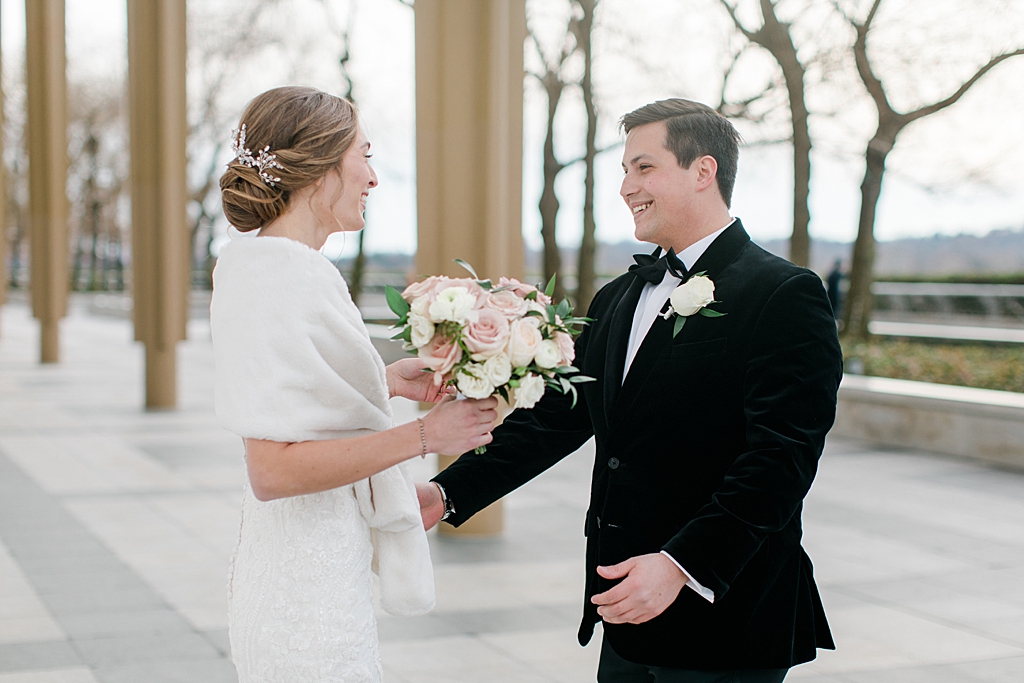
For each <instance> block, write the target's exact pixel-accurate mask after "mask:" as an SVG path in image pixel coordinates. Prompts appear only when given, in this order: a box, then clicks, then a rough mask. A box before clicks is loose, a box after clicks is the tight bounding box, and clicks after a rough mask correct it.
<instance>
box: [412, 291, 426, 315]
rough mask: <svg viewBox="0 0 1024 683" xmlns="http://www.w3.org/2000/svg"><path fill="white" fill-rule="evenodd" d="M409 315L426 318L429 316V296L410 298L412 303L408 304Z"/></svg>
mask: <svg viewBox="0 0 1024 683" xmlns="http://www.w3.org/2000/svg"><path fill="white" fill-rule="evenodd" d="M409 315H418V316H420V317H421V318H427V317H429V316H430V298H429V297H426V296H421V297H419V298H417V299H413V300H412V304H410V306H409Z"/></svg>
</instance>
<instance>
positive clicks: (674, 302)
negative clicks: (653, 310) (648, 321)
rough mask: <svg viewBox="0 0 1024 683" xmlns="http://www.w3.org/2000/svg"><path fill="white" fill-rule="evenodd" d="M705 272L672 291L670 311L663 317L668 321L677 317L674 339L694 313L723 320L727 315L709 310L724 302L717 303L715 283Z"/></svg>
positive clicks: (673, 329)
mask: <svg viewBox="0 0 1024 683" xmlns="http://www.w3.org/2000/svg"><path fill="white" fill-rule="evenodd" d="M705 272H706V271H701V272H699V273H697V274H695V275H693V276H692V277H690V279H689V280H687V281H686V282H684V283H683V284H681V285H679V286H678V287H676V288H675V289H674V290H672V295H671V296H669V298H668V310H667V311H665V312H664V313H662V314H661V315H662V317H664V318H665V319H666V320H668V319H669V318H671V317H672V316H673V315H674V316H676V322H675V325H674V326H673V327H672V338H673V339H675V337H676V335H677V334H679V331H680V330H682V329H683V325H685V324H686V319H687V318H689V317H690V316H691V315H693V314H694V313H700V314H701V315H702V316H704V317H705V318H721V317H722V316H723V315H726V314H725V313H719V312H718V311H712V310H711V309H710V308H707V307H708V306H710V305H711V304H720V303H722V302H721V301H715V283H714V282H712V281H711V278H709V277H707V276H706V275H704V273H705Z"/></svg>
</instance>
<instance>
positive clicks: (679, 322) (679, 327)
mask: <svg viewBox="0 0 1024 683" xmlns="http://www.w3.org/2000/svg"><path fill="white" fill-rule="evenodd" d="M685 324H686V318H684V317H683V316H681V315H677V316H676V323H675V325H673V326H672V338H673V339H675V338H676V335H677V334H679V332H680V330H682V329H683V325H685Z"/></svg>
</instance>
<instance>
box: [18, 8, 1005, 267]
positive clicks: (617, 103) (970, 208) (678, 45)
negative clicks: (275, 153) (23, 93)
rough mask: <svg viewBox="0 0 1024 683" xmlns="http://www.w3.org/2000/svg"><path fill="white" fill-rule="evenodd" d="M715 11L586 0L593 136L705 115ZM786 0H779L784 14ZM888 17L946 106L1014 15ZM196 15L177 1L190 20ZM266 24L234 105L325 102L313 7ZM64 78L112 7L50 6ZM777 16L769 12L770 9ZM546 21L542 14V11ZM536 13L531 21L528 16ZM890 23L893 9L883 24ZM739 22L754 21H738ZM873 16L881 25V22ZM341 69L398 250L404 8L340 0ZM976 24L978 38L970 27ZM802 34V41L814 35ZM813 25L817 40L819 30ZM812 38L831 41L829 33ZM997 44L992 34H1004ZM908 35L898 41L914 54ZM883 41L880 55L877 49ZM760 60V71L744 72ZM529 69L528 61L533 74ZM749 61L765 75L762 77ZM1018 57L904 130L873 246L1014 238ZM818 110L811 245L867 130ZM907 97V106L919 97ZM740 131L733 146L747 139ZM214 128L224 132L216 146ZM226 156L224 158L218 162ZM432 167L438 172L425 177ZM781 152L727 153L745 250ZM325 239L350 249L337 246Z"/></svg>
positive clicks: (568, 125)
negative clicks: (635, 120)
mask: <svg viewBox="0 0 1024 683" xmlns="http://www.w3.org/2000/svg"><path fill="white" fill-rule="evenodd" d="M716 1H717V0H691V1H690V2H681V1H680V0H644V1H643V2H637V1H636V0H604V2H603V6H604V9H603V12H604V14H603V15H601V18H602V19H603V20H604V24H605V25H606V26H614V27H615V29H614V30H611V29H602V32H601V33H599V34H598V36H597V38H596V49H597V51H598V54H597V60H596V65H595V79H596V85H597V89H598V94H599V96H600V102H599V106H600V108H601V112H600V113H601V115H602V117H603V118H602V129H601V133H600V136H599V137H600V142H601V143H602V144H605V145H612V144H614V143H615V142H616V141H617V140H618V136H617V132H616V131H615V128H614V121H615V119H616V118H617V117H618V116H619V115H621V114H622V113H624V112H625V111H628V110H630V109H632V108H634V107H636V106H639V105H642V104H644V103H646V102H649V101H652V100H654V99H660V98H663V97H669V96H685V97H690V98H693V99H699V100H702V101H705V102H708V103H709V104H714V100H715V98H717V96H718V88H719V82H720V78H721V76H720V74H721V69H720V64H721V59H722V53H721V50H722V45H723V41H722V36H723V35H724V31H725V26H726V25H725V24H724V15H722V14H721V13H720V12H718V11H717V8H716V7H715V4H716ZM802 1H803V0H791V1H790V6H793V3H795V2H802ZM330 4H331V5H332V6H333V8H334V11H333V12H332V16H333V17H334V19H335V20H336V21H337V22H341V23H343V22H344V21H345V19H346V17H347V16H348V12H347V9H346V8H347V2H346V0H331V2H330ZM560 4H561V3H560V2H559V0H543V2H539V1H538V0H531V3H530V7H531V11H532V12H534V13H535V14H536V16H537V21H538V24H537V25H539V26H541V27H542V28H543V30H544V31H545V34H544V35H545V37H546V38H547V39H548V40H556V39H557V36H558V32H559V30H561V29H560V24H559V17H558V12H557V8H558V7H559V5H560ZM887 4H888V5H891V7H892V9H891V11H890V13H889V15H885V14H883V15H881V16H880V17H879V33H878V47H877V54H878V56H879V59H880V60H883V61H881V62H880V63H882V64H883V65H884V66H885V67H886V68H887V69H888V71H886V72H885V73H884V75H887V76H889V77H891V78H893V79H901V80H898V81H896V80H894V82H898V83H899V85H900V86H901V88H902V90H901V91H900V92H897V93H895V96H894V98H893V99H894V101H895V102H897V103H900V104H903V103H908V106H909V105H910V104H914V103H915V101H914V98H915V97H918V98H919V99H920V98H927V97H933V96H935V95H936V94H937V95H939V96H941V95H944V94H948V93H949V92H951V91H952V89H955V86H956V85H957V84H958V81H957V79H958V78H961V77H962V76H961V74H962V73H970V72H971V71H973V69H975V68H976V67H977V66H978V65H980V64H981V63H982V62H983V61H984V59H983V57H984V54H983V52H984V51H985V50H991V49H993V46H998V45H999V41H1000V40H1002V41H1004V42H1005V41H1006V40H1008V39H1009V40H1012V39H1013V37H1014V36H1018V37H1019V36H1024V30H1022V29H1024V3H1021V2H1012V1H1011V2H1007V3H1006V4H1005V7H1006V8H1008V9H1006V11H1005V13H1004V14H1003V15H1002V16H1001V18H999V20H998V21H995V22H993V16H996V15H994V14H985V13H984V12H981V11H978V7H979V6H986V7H987V8H989V9H991V8H995V9H998V4H999V3H998V0H929V1H928V2H922V1H921V0H887ZM197 5H198V3H195V4H193V3H190V11H193V12H194V11H196V10H194V9H191V8H195V7H197ZM288 5H289V8H288V11H286V12H280V13H278V18H277V20H276V21H278V22H279V24H280V25H281V26H285V27H286V28H285V29H284V30H283V31H284V33H283V34H284V35H286V36H287V38H286V41H285V42H286V46H285V47H284V48H283V53H281V54H279V55H278V56H277V57H276V58H275V57H274V56H273V55H274V53H271V55H270V57H267V58H264V59H261V60H260V61H259V63H255V64H253V65H252V68H249V69H247V70H244V71H243V72H242V74H241V75H240V76H239V77H238V78H237V79H236V82H234V83H232V87H231V91H230V92H231V97H232V98H234V99H237V108H238V110H239V111H240V110H241V108H242V107H243V106H244V104H245V102H246V101H247V100H248V99H249V98H250V97H252V96H253V95H255V94H257V93H258V92H260V91H262V90H264V89H266V88H269V87H272V86H274V85H280V84H284V83H292V82H299V83H305V84H309V85H314V86H317V87H321V88H324V89H327V90H332V91H335V92H337V91H338V90H339V89H340V78H339V74H338V69H337V67H336V59H337V46H338V41H337V39H336V36H335V35H332V34H331V32H330V22H329V21H325V15H324V10H323V7H322V4H321V3H320V2H318V1H317V0H291V1H290V2H289V3H288ZM237 6H238V0H207V1H206V2H204V3H203V10H202V11H204V12H209V13H213V14H216V13H217V11H218V9H219V10H221V11H222V13H230V11H232V8H233V7H237ZM0 7H2V12H3V14H2V31H3V33H2V40H3V50H4V57H5V64H8V65H9V64H12V63H20V62H21V61H22V60H21V57H20V55H21V53H22V51H23V49H24V14H23V13H24V5H23V4H22V3H18V2H4V3H2V4H0ZM66 7H67V34H68V69H69V77H70V78H72V79H78V78H82V79H84V78H86V77H88V75H89V74H105V75H107V76H108V77H113V78H117V77H120V76H119V74H121V73H123V70H124V60H125V37H124V31H125V15H124V11H125V10H124V7H125V3H124V0H66ZM783 8H784V9H785V8H786V6H785V5H783ZM552 10H554V11H552ZM545 12H546V13H545ZM900 12H904V15H903V16H900ZM750 16H756V15H748V18H749V17H750ZM883 19H884V20H885V21H883ZM355 21H356V24H355V26H354V30H353V41H354V44H353V50H352V55H353V56H352V61H351V69H352V72H353V73H354V75H355V81H356V83H355V87H356V97H357V99H358V101H359V105H360V107H361V110H362V112H363V115H364V119H365V120H366V121H367V124H368V128H369V132H370V136H371V139H372V141H373V144H374V148H375V156H374V164H375V167H376V168H377V170H378V173H379V175H380V177H381V185H380V187H379V188H377V189H376V190H374V192H373V195H371V199H370V204H369V213H368V234H367V240H368V244H369V246H370V248H371V249H373V250H376V251H393V250H401V251H412V250H414V249H415V208H414V202H415V189H414V181H415V178H414V175H415V173H414V172H415V163H414V157H413V153H414V137H413V126H414V121H413V115H414V88H413V73H414V71H413V69H414V65H413V16H412V10H410V9H409V8H407V7H405V6H403V5H402V4H401V3H399V2H397V0H358V5H357V12H356V14H355ZM983 27H987V28H983ZM814 29H815V27H814V26H811V27H810V28H809V29H808V28H804V29H803V30H804V31H807V30H812V31H813V30H814ZM825 30H826V29H825V27H822V28H821V31H823V32H824V31H825ZM829 30H834V27H833V28H830V29H829ZM1007 36H1010V38H1007ZM915 41H916V42H915ZM887 43H888V44H887ZM759 59H760V60H761V62H760V65H759V62H758V60H759ZM534 63H535V62H534V61H533V60H532V58H529V59H528V64H534ZM765 65H767V66H765ZM745 68H746V69H747V70H748V72H749V76H745V77H744V78H745V79H746V80H745V81H742V80H741V82H740V89H742V87H743V83H744V82H745V83H746V84H747V85H748V86H749V87H756V85H757V83H758V82H759V77H760V75H763V74H766V73H768V72H769V70H770V62H768V61H765V58H764V57H763V56H762V57H758V56H756V55H754V56H752V57H751V58H750V62H749V64H747V65H746V66H745ZM1021 83H1024V57H1022V58H1017V59H1016V60H1010V61H1008V62H1006V63H1005V64H1003V65H1002V66H1000V67H998V68H997V69H996V70H994V71H993V72H992V73H991V74H990V75H989V76H987V77H986V78H985V79H984V80H983V81H982V82H981V83H979V84H978V85H977V86H975V88H974V90H972V92H971V93H969V94H968V95H967V96H966V97H965V98H964V99H963V100H962V101H961V102H960V103H958V104H957V105H955V106H954V107H952V108H951V109H950V110H948V111H947V112H944V113H941V114H937V115H935V116H934V117H931V118H929V119H925V120H923V121H921V122H918V123H916V124H913V125H912V126H911V127H910V128H908V129H907V130H906V131H905V132H904V134H903V135H902V136H901V138H900V139H899V141H898V144H897V147H896V151H895V152H894V153H893V154H892V155H891V156H890V164H889V168H890V170H891V172H890V173H889V175H888V176H887V178H886V185H885V188H884V191H883V196H882V200H881V204H880V211H879V215H878V222H877V229H876V234H877V235H878V237H879V238H881V239H895V238H898V237H907V236H922V235H931V234H936V233H941V234H955V233H960V232H967V233H974V234H982V233H985V232H987V231H989V230H992V229H998V228H1014V229H1021V228H1022V227H1024V154H1022V152H1024V115H1022V114H1021V111H1024V88H1022V87H1021ZM828 98H830V99H827V106H829V107H831V108H833V109H837V113H838V115H837V116H835V117H831V118H828V119H825V118H820V119H819V120H817V121H816V122H815V124H814V126H815V128H814V129H813V130H814V132H816V133H817V134H818V139H817V140H816V145H817V151H816V153H815V155H814V173H813V178H812V199H811V202H812V206H811V214H812V222H811V233H812V236H813V237H817V238H825V239H831V240H851V239H852V238H853V237H854V234H855V230H856V219H857V211H858V207H859V191H858V186H859V184H860V180H861V176H862V173H863V161H862V160H861V158H860V152H861V151H862V150H863V147H864V144H865V142H866V140H867V137H868V135H869V134H870V132H871V130H872V126H873V121H874V118H873V114H872V110H871V108H870V106H865V102H866V100H865V99H864V96H863V95H862V93H861V91H860V90H859V89H858V84H857V82H856V81H855V80H849V79H847V80H845V81H843V80H842V79H840V81H839V85H838V86H837V87H836V88H835V89H834V92H833V93H832V94H830V95H828ZM921 101H923V100H921ZM544 106H545V103H544V100H543V96H542V94H541V93H540V91H539V89H538V88H537V87H536V86H535V85H534V84H532V83H530V82H529V80H528V82H527V89H526V115H525V135H524V139H525V142H524V147H525V149H524V211H523V214H524V228H523V231H524V237H525V238H526V240H527V242H528V243H529V244H530V245H531V246H535V247H536V246H539V244H540V237H539V216H538V214H537V210H536V201H537V199H538V197H539V193H540V186H541V176H540V146H541V141H542V136H543V127H544ZM564 106H565V110H564V111H563V112H562V114H561V118H560V119H559V132H560V133H561V134H562V137H561V145H560V147H559V151H560V153H561V156H562V157H563V158H571V157H573V156H575V155H576V154H578V153H579V146H580V145H581V144H582V133H581V130H582V124H581V117H582V110H581V109H580V107H579V102H578V97H577V96H575V95H573V94H570V95H569V96H568V97H567V99H566V102H565V105H564ZM741 128H742V129H743V130H744V133H745V135H746V137H747V138H748V139H750V138H755V139H756V138H757V137H758V135H757V132H756V131H754V130H753V129H748V128H743V127H742V126H741ZM228 133H229V131H228V130H225V131H224V135H225V136H227V135H228ZM225 161H227V159H225ZM620 161H621V146H620V147H615V148H612V149H611V150H610V151H608V152H606V153H604V154H602V155H601V156H600V157H599V163H598V178H597V181H598V184H597V198H598V201H597V221H598V236H599V238H600V239H602V240H606V241H620V240H627V239H631V237H632V220H631V218H630V215H629V213H628V211H627V210H626V208H625V206H624V205H623V204H622V202H621V199H620V198H619V197H618V185H619V182H620V180H621V169H620ZM441 172H443V169H442V171H441ZM558 191H559V196H560V199H561V202H562V207H563V210H562V212H561V213H560V216H559V228H558V229H559V235H560V242H561V243H563V244H564V245H567V246H568V245H575V244H577V243H578V240H579V235H580V223H581V207H580V206H579V204H580V202H581V198H582V169H581V168H570V169H567V170H566V171H565V172H564V173H563V174H562V176H561V177H560V179H559V184H558ZM791 192H792V171H791V152H790V150H789V149H788V148H787V147H786V145H784V144H783V145H769V146H762V145H756V146H750V147H746V148H744V149H743V150H742V151H741V156H740V171H739V178H738V181H737V187H736V191H735V195H734V204H733V213H734V215H738V216H740V217H742V218H743V220H744V223H745V225H746V226H747V228H748V230H750V232H751V234H752V235H753V236H754V237H755V239H771V238H780V237H786V236H787V235H788V232H789V229H790V224H791V220H792V218H791V217H792V211H791ZM348 242H349V243H347V244H342V245H335V246H339V247H343V248H344V250H345V251H346V252H350V251H351V250H352V248H353V247H354V242H355V240H353V239H351V238H349V240H348Z"/></svg>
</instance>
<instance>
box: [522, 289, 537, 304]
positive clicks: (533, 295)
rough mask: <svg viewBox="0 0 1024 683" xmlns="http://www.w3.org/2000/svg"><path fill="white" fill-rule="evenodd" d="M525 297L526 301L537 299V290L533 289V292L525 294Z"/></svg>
mask: <svg viewBox="0 0 1024 683" xmlns="http://www.w3.org/2000/svg"><path fill="white" fill-rule="evenodd" d="M523 299H525V300H526V301H536V300H537V290H533V291H532V292H530V293H529V294H527V295H526V296H524V297H523Z"/></svg>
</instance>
